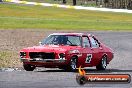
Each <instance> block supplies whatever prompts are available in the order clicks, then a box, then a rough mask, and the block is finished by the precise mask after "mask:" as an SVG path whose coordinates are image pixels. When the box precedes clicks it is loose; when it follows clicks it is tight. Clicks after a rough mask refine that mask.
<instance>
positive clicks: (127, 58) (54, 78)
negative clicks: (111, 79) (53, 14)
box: [0, 31, 132, 88]
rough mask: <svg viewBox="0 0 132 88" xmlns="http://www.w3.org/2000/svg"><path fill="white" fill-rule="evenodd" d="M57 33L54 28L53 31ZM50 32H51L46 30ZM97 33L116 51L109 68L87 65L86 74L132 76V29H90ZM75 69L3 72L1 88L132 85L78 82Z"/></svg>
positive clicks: (131, 87) (127, 86)
mask: <svg viewBox="0 0 132 88" xmlns="http://www.w3.org/2000/svg"><path fill="white" fill-rule="evenodd" d="M54 32H55V31H54ZM46 33H47V35H48V34H49V33H51V32H46ZM90 33H92V34H94V35H96V36H97V37H98V38H99V39H100V40H101V41H102V42H103V43H105V44H106V45H108V46H109V47H111V48H112V49H113V50H114V53H115V54H114V55H115V56H114V59H113V60H112V61H111V63H110V64H109V65H108V67H107V70H106V71H96V70H95V68H87V69H86V72H87V73H89V74H90V73H101V74H106V73H108V74H112V73H113V74H130V75H131V76H132V32H111V31H108V32H90ZM76 74H77V73H74V72H64V71H63V70H59V69H45V68H44V69H43V68H41V69H40V68H38V69H36V70H35V71H33V72H26V71H24V70H21V71H17V70H16V71H0V88H62V87H65V88H78V87H83V88H87V87H94V88H98V87H100V88H106V87H109V88H110V87H114V88H119V87H120V88H132V82H131V83H129V84H108V83H106V84H94V83H93V84H86V85H84V86H80V85H78V84H77V82H76V79H75V78H76Z"/></svg>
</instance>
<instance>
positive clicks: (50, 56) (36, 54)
mask: <svg viewBox="0 0 132 88" xmlns="http://www.w3.org/2000/svg"><path fill="white" fill-rule="evenodd" d="M29 56H30V58H32V59H33V58H42V59H55V54H54V53H53V52H50V53H45V52H30V53H29Z"/></svg>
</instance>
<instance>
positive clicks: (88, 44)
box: [83, 37, 90, 47]
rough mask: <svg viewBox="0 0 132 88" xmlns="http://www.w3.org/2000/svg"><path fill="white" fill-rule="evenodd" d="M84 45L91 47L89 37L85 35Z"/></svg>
mask: <svg viewBox="0 0 132 88" xmlns="http://www.w3.org/2000/svg"><path fill="white" fill-rule="evenodd" d="M83 47H90V43H89V39H88V37H83Z"/></svg>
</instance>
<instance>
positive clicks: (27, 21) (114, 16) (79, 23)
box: [0, 4, 132, 30]
mask: <svg viewBox="0 0 132 88" xmlns="http://www.w3.org/2000/svg"><path fill="white" fill-rule="evenodd" d="M0 29H57V30H61V29H63V30H132V14H127V13H113V12H100V11H88V10H74V9H63V8H56V7H42V6H24V5H15V4H0Z"/></svg>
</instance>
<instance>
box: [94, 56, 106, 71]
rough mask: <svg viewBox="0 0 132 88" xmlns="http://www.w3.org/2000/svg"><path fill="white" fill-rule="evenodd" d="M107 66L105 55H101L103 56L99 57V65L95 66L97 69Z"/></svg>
mask: <svg viewBox="0 0 132 88" xmlns="http://www.w3.org/2000/svg"><path fill="white" fill-rule="evenodd" d="M106 66H107V57H106V56H103V58H102V59H101V61H100V63H99V65H97V66H96V69H97V70H105V69H106Z"/></svg>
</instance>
